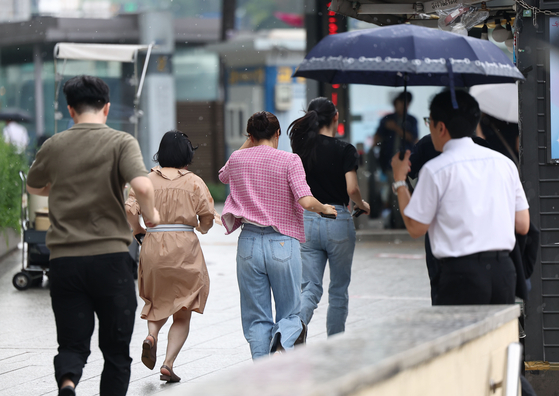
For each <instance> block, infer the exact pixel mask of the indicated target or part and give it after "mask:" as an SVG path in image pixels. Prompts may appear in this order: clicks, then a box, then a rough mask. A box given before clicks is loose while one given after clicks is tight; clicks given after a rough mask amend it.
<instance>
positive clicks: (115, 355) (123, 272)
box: [49, 252, 137, 396]
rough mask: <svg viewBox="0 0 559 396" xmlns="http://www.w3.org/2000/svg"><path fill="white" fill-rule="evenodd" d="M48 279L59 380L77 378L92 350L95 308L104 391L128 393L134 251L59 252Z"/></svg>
mask: <svg viewBox="0 0 559 396" xmlns="http://www.w3.org/2000/svg"><path fill="white" fill-rule="evenodd" d="M49 279H50V295H51V299H52V310H53V311H54V317H55V320H56V332H57V336H58V355H56V356H55V358H54V370H55V377H56V381H57V383H58V385H59V386H60V384H61V381H62V380H63V379H64V378H69V379H70V380H72V381H73V382H74V384H76V385H77V384H78V382H79V380H80V378H81V376H82V370H83V367H84V366H85V364H86V362H87V358H88V356H89V354H90V353H91V351H90V343H91V335H92V334H93V328H94V323H95V322H94V315H95V314H97V318H98V320H99V348H100V349H101V352H103V357H104V359H105V365H104V367H103V373H102V375H101V386H100V395H101V396H109V395H114V396H117V395H118V396H121V395H122V396H123V395H126V391H127V390H128V383H129V381H130V364H131V363H132V358H131V357H130V351H129V347H130V339H131V337H132V330H133V328H134V319H135V312H136V306H137V301H136V292H135V285H134V277H133V274H132V260H131V259H130V254H129V253H128V252H125V253H113V254H103V255H98V256H82V257H62V258H56V259H53V260H51V261H50V270H49Z"/></svg>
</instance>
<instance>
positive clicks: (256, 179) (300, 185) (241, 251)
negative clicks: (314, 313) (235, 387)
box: [219, 111, 336, 359]
mask: <svg viewBox="0 0 559 396" xmlns="http://www.w3.org/2000/svg"><path fill="white" fill-rule="evenodd" d="M247 133H248V135H249V138H248V139H247V141H246V142H245V144H243V146H242V147H241V149H239V150H237V151H235V152H234V153H233V154H231V157H230V158H229V161H227V163H226V164H225V166H224V167H223V168H221V170H220V171H219V180H221V181H222V182H223V183H225V184H229V186H230V189H231V193H230V194H229V196H228V197H227V200H226V201H225V206H224V208H223V214H222V221H223V225H224V226H225V228H226V230H227V234H229V233H231V232H233V231H234V230H236V229H237V228H238V227H240V226H242V232H241V235H240V236H239V241H238V245H237V280H238V283H239V290H240V296H241V320H242V325H243V332H244V335H245V338H246V340H247V341H248V342H249V344H250V350H251V353H252V358H253V359H256V358H258V357H261V356H266V355H268V354H269V353H270V352H276V351H280V350H283V349H285V350H288V349H292V348H293V347H294V345H296V344H299V343H304V342H305V339H306V326H305V324H304V323H303V321H302V320H301V319H300V318H299V311H300V309H301V298H300V297H301V254H300V242H304V241H305V232H304V224H303V208H305V209H306V210H309V211H312V212H315V213H323V214H325V215H330V216H336V210H335V209H334V207H333V206H331V205H323V204H321V203H320V202H319V201H317V200H316V199H315V198H314V197H313V196H312V194H311V190H310V188H309V186H308V185H307V182H306V180H305V170H304V168H303V164H302V163H301V159H300V158H299V157H298V156H297V155H295V154H292V153H288V152H285V151H281V150H277V147H278V139H279V136H280V134H281V130H280V125H279V122H278V119H277V118H276V116H275V115H273V114H272V113H268V112H264V111H262V112H259V113H255V114H253V115H252V117H250V119H249V120H248V124H247ZM270 290H271V291H272V292H273V293H274V302H275V309H276V317H275V320H274V317H273V316H272V300H271V294H270Z"/></svg>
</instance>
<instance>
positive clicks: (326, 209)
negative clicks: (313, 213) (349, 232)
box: [322, 204, 338, 216]
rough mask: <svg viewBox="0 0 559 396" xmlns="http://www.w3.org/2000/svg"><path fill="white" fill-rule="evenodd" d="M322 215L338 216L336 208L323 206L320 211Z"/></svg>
mask: <svg viewBox="0 0 559 396" xmlns="http://www.w3.org/2000/svg"><path fill="white" fill-rule="evenodd" d="M322 213H323V214H325V215H334V216H338V212H337V211H336V208H335V207H333V206H332V205H326V204H325V205H324V210H323V211H322Z"/></svg>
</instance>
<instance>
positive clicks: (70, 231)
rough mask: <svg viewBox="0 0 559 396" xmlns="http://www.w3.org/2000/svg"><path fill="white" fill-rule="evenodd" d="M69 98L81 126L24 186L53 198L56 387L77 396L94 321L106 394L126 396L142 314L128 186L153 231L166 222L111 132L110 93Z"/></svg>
mask: <svg viewBox="0 0 559 396" xmlns="http://www.w3.org/2000/svg"><path fill="white" fill-rule="evenodd" d="M63 90H64V94H65V95H66V101H67V103H68V110H69V112H70V116H71V117H72V118H73V119H74V121H75V125H74V126H73V127H72V128H70V129H68V130H66V131H64V132H61V133H57V134H55V135H54V136H52V137H51V138H49V139H48V140H46V141H45V142H44V143H43V145H42V147H41V149H40V150H39V151H38V152H37V156H36V158H35V162H34V163H33V165H32V166H31V169H30V170H29V174H28V176H27V191H28V192H29V193H30V194H36V195H43V196H48V197H49V219H50V222H51V227H50V228H49V230H48V232H47V247H48V248H49V250H50V265H49V280H50V295H51V299H52V309H53V311H54V318H55V322H56V333H57V337H58V354H57V355H56V356H55V357H54V369H55V377H56V381H57V383H58V387H59V389H60V390H59V396H72V395H75V394H76V392H75V387H76V386H77V385H78V383H79V381H80V378H81V376H82V372H83V367H84V365H85V364H86V362H87V358H88V356H89V354H90V353H91V351H90V343H91V335H92V334H93V329H94V326H95V315H97V318H98V320H99V348H100V349H101V352H103V358H104V360H105V365H104V367H103V372H102V374H101V384H100V392H99V393H100V395H101V396H109V395H111V396H124V395H125V394H126V392H127V390H128V384H129V382H130V364H131V363H132V358H131V357H130V350H129V349H130V339H131V337H132V331H133V329H134V313H135V311H136V306H137V302H136V291H135V285H134V276H133V273H132V260H131V258H130V254H129V253H128V245H129V244H130V241H131V239H132V236H131V235H130V228H129V226H128V223H127V221H126V212H125V209H124V194H123V191H124V185H125V184H126V183H127V182H129V183H130V185H131V186H132V188H133V189H134V191H135V192H136V199H137V200H138V203H139V205H140V207H141V209H142V213H143V214H144V220H145V222H146V224H147V225H148V226H151V227H154V226H156V225H157V224H158V223H159V213H158V212H157V209H155V207H154V192H153V185H152V183H151V181H150V179H148V178H147V171H146V168H145V166H144V161H143V159H142V154H141V152H140V146H139V144H138V142H137V141H136V139H134V137H133V136H132V135H130V134H128V133H126V132H119V131H115V130H114V129H111V128H109V127H108V126H107V125H106V124H105V123H106V121H107V116H108V114H109V108H110V102H109V87H108V86H107V84H105V82H104V81H103V80H101V79H99V78H96V77H91V76H77V77H74V78H71V79H70V80H68V81H67V82H66V83H65V84H64V89H63Z"/></svg>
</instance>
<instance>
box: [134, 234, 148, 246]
mask: <svg viewBox="0 0 559 396" xmlns="http://www.w3.org/2000/svg"><path fill="white" fill-rule="evenodd" d="M145 236H146V234H136V235H134V239H135V240H136V242H138V245H140V246H142V242H143V241H144V237H145Z"/></svg>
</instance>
